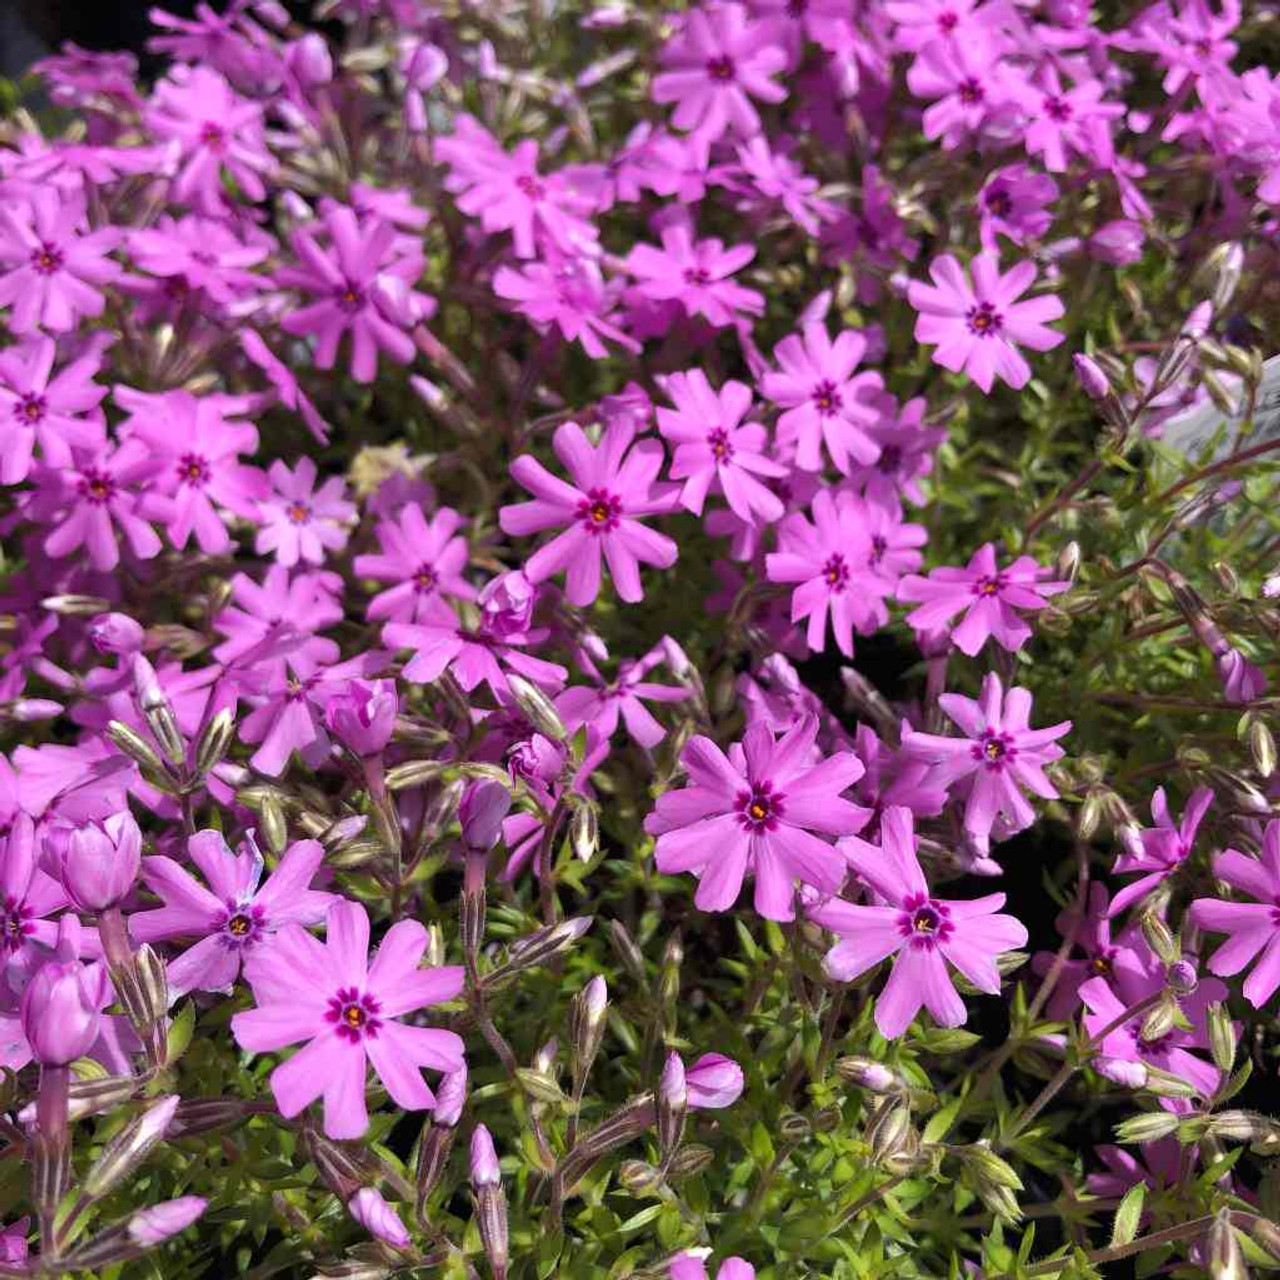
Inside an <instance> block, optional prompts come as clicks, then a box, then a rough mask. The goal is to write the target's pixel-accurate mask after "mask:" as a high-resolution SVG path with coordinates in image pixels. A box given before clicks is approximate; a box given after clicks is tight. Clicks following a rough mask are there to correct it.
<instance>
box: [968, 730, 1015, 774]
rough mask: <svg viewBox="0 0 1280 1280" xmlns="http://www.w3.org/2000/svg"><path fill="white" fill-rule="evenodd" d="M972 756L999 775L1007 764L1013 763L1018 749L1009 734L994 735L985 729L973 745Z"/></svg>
mask: <svg viewBox="0 0 1280 1280" xmlns="http://www.w3.org/2000/svg"><path fill="white" fill-rule="evenodd" d="M972 754H973V758H974V759H975V760H978V761H981V762H982V763H983V764H985V765H986V766H987V768H988V769H991V770H994V771H995V772H996V773H999V772H1000V771H1001V770H1002V769H1003V768H1004V767H1005V765H1006V764H1011V763H1012V762H1013V760H1014V757H1016V756H1017V754H1018V748H1017V747H1015V746H1014V745H1013V739H1012V738H1011V737H1010V736H1009V735H1008V734H1007V733H993V732H992V731H991V730H990V729H984V730H983V731H982V734H981V736H980V737H979V738H978V739H977V740H976V741H975V742H974V744H973V750H972Z"/></svg>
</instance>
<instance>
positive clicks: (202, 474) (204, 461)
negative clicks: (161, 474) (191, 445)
mask: <svg viewBox="0 0 1280 1280" xmlns="http://www.w3.org/2000/svg"><path fill="white" fill-rule="evenodd" d="M178 483H179V484H187V485H190V486H191V487H192V488H193V489H202V488H203V487H204V486H205V485H206V484H208V483H209V459H208V458H202V457H201V456H200V455H199V454H198V453H184V454H183V455H182V457H181V458H179V459H178Z"/></svg>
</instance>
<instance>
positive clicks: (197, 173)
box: [143, 66, 275, 216]
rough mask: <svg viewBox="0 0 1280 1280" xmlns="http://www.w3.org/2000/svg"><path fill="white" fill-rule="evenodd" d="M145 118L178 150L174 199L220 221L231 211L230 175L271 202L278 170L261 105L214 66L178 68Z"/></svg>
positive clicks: (157, 92) (250, 194) (156, 95)
mask: <svg viewBox="0 0 1280 1280" xmlns="http://www.w3.org/2000/svg"><path fill="white" fill-rule="evenodd" d="M143 119H144V121H145V123H146V125H147V128H148V129H149V130H150V131H151V135H152V137H154V138H157V139H159V140H160V141H162V142H172V143H173V144H174V146H175V149H176V151H177V156H178V159H177V174H176V176H175V177H174V179H173V199H174V200H175V201H177V202H178V203H180V204H186V205H193V206H195V207H197V208H198V209H199V210H200V211H201V212H202V213H206V214H209V215H210V216H216V215H217V214H220V213H223V212H225V211H226V208H227V204H228V201H227V191H226V187H225V185H224V182H223V175H224V172H225V173H226V174H227V175H229V176H230V177H231V178H232V179H233V180H234V182H235V184H236V186H237V187H238V188H239V189H240V190H241V191H242V192H243V193H244V195H245V196H246V197H247V198H248V199H249V200H252V201H257V200H263V199H265V198H266V194H267V188H266V185H265V183H264V182H263V179H264V178H265V177H267V176H269V175H270V174H272V173H273V172H274V170H275V160H274V158H273V157H272V155H271V152H270V151H269V150H268V149H267V143H266V136H265V134H264V132H263V109H262V106H261V104H260V103H257V102H254V101H252V100H251V99H249V98H244V97H242V96H241V95H240V94H238V93H237V92H236V91H235V90H234V89H233V88H232V87H231V85H230V84H228V83H227V81H226V79H225V77H223V76H222V75H220V74H219V73H218V72H217V71H215V70H213V69H212V68H211V67H205V66H194V67H188V66H175V67H173V68H172V69H171V70H170V72H169V75H168V77H167V78H166V79H164V80H161V81H160V82H159V84H157V85H156V88H155V92H154V93H153V95H152V98H151V103H150V105H149V106H148V107H147V109H146V111H145V113H144V116H143Z"/></svg>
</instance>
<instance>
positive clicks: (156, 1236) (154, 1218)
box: [128, 1196, 209, 1249]
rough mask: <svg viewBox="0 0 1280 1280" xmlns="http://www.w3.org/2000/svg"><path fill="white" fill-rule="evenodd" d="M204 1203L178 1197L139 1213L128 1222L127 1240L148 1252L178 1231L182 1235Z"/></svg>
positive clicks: (197, 1199)
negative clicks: (181, 1232)
mask: <svg viewBox="0 0 1280 1280" xmlns="http://www.w3.org/2000/svg"><path fill="white" fill-rule="evenodd" d="M208 1203H209V1202H208V1201H207V1200H206V1199H204V1197H203V1196H180V1197H179V1198H178V1199H177V1200H166V1201H164V1203H163V1204H157V1205H153V1206H152V1207H151V1208H150V1209H143V1210H142V1211H141V1212H139V1213H135V1214H134V1215H133V1217H132V1218H130V1219H129V1227H128V1231H129V1238H130V1239H131V1240H132V1241H133V1242H134V1244H138V1245H141V1246H142V1247H143V1248H144V1249H150V1248H152V1247H153V1246H155V1245H158V1244H163V1243H164V1242H165V1241H166V1240H168V1239H169V1238H170V1237H171V1236H176V1235H177V1234H178V1232H179V1231H185V1230H186V1229H187V1228H188V1227H189V1226H190V1225H191V1224H192V1223H193V1222H194V1221H195V1220H196V1219H197V1218H198V1217H199V1216H200V1215H201V1214H202V1213H203V1212H204V1211H205V1207H206V1206H207V1205H208Z"/></svg>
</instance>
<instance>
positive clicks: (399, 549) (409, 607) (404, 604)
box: [355, 502, 476, 622]
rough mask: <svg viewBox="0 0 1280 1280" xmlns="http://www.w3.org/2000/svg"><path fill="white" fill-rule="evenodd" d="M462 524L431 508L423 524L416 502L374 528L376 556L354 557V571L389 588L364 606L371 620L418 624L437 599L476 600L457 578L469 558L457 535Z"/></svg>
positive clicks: (452, 512) (444, 510) (446, 510)
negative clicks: (447, 597) (377, 544)
mask: <svg viewBox="0 0 1280 1280" xmlns="http://www.w3.org/2000/svg"><path fill="white" fill-rule="evenodd" d="M463 523H464V521H463V519H462V517H461V516H460V515H459V514H458V513H457V512H456V511H455V510H454V509H453V508H452V507H437V508H436V510H435V511H433V512H432V513H431V519H430V521H428V520H427V518H426V516H425V514H424V513H423V510H422V507H421V506H420V505H419V504H418V503H416V502H410V503H407V504H406V505H405V506H403V507H402V508H401V509H400V512H399V514H398V515H397V516H396V517H395V519H389V520H380V521H379V522H378V530H377V532H378V542H379V544H380V546H381V548H382V551H381V554H379V555H372V554H366V555H359V556H356V558H355V571H356V574H357V575H358V576H359V577H361V578H373V579H375V580H376V581H378V582H389V583H393V584H394V585H392V586H390V587H388V588H387V589H386V590H385V591H380V592H379V593H378V594H377V595H376V596H374V597H373V599H372V600H370V601H369V608H368V616H369V618H370V619H371V620H374V621H379V622H381V621H391V622H422V621H423V620H424V619H425V618H426V617H427V615H428V613H429V612H430V611H431V606H432V602H433V601H436V600H439V599H440V598H441V597H444V596H452V597H454V598H456V599H459V600H474V599H475V598H476V589H475V588H474V587H473V586H472V585H471V584H470V583H469V582H468V581H467V580H466V579H465V578H464V577H463V576H462V575H463V572H464V571H465V569H466V567H467V559H468V556H469V550H468V547H467V540H466V538H464V537H462V536H461V535H460V534H459V533H458V529H459V528H461V527H462V525H463Z"/></svg>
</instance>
